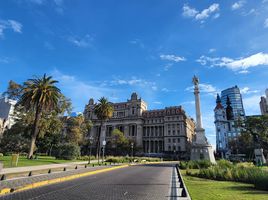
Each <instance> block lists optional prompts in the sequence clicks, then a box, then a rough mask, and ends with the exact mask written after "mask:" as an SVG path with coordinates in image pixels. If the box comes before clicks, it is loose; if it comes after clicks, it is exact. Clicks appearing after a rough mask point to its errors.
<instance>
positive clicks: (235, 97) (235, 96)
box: [221, 85, 245, 119]
mask: <svg viewBox="0 0 268 200" xmlns="http://www.w3.org/2000/svg"><path fill="white" fill-rule="evenodd" d="M227 97H229V99H230V101H231V103H232V108H233V114H234V119H239V118H245V110H244V106H243V100H242V95H241V93H240V89H239V88H238V87H237V85H236V86H234V87H231V88H227V89H225V90H223V91H222V92H221V104H222V106H223V107H224V108H226V107H227Z"/></svg>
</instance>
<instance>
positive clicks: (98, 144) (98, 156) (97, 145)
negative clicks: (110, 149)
mask: <svg viewBox="0 0 268 200" xmlns="http://www.w3.org/2000/svg"><path fill="white" fill-rule="evenodd" d="M102 124H103V122H102V121H101V125H100V131H99V132H98V138H97V144H96V147H97V151H96V157H97V159H98V164H99V163H100V135H101V129H102Z"/></svg>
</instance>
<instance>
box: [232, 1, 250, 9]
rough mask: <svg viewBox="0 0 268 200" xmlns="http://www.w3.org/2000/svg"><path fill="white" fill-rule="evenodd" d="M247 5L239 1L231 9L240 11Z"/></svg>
mask: <svg viewBox="0 0 268 200" xmlns="http://www.w3.org/2000/svg"><path fill="white" fill-rule="evenodd" d="M245 3H246V2H245V1H237V2H235V3H234V4H233V5H232V6H231V9H232V10H238V9H240V8H242V7H243V6H244V4H245Z"/></svg>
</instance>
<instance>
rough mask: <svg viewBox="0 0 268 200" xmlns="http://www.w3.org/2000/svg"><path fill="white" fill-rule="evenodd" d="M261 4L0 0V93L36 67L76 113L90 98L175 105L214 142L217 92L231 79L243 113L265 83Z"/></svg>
mask: <svg viewBox="0 0 268 200" xmlns="http://www.w3.org/2000/svg"><path fill="white" fill-rule="evenodd" d="M267 41H268V0H259V1H255V0H241V1H239V0H238V1H235V0H225V1H210V0H203V1H186V0H185V1H184V0H165V1H164V0H146V1H143V0H136V1H133V0H132V1H130V0H109V1H108V0H106V1H103V0H95V1H91V0H80V1H74V0H9V1H1V2H0V67H1V74H0V77H1V79H0V80H1V82H0V91H4V90H5V89H6V87H7V83H8V81H9V80H11V79H12V80H14V81H17V82H19V83H22V82H23V81H25V80H26V79H27V78H31V77H32V76H33V75H42V74H44V73H47V74H50V75H53V77H54V78H56V79H57V80H59V81H60V82H59V87H60V88H61V90H62V92H63V93H64V94H65V95H66V96H67V97H69V98H71V99H72V101H73V107H74V111H77V112H79V111H83V109H84V106H85V104H86V103H87V102H88V100H89V98H90V97H93V98H95V99H97V98H99V97H101V96H106V97H108V98H109V100H110V101H114V102H119V101H125V100H126V99H127V98H129V97H130V94H131V93H132V92H133V91H136V92H137V93H138V94H139V95H140V96H141V97H142V98H143V99H144V100H145V101H146V102H147V103H148V105H149V109H156V108H163V107H165V106H172V105H182V106H183V107H184V108H185V110H186V112H187V113H188V114H189V115H190V116H192V117H195V111H194V102H193V100H194V96H193V93H192V88H191V86H192V83H191V79H192V77H193V75H194V74H196V75H198V76H199V77H200V82H201V85H200V86H201V89H202V93H201V104H202V111H203V123H204V127H205V128H206V132H207V133H206V134H207V137H208V139H209V141H210V142H211V143H212V144H213V145H214V144H215V130H214V129H215V128H214V124H213V109H214V107H215V95H216V93H217V92H220V91H221V90H223V89H226V88H228V87H232V86H234V85H238V86H239V87H240V89H241V91H242V95H243V101H244V107H245V110H246V114H248V115H251V114H259V113H260V111H259V105H258V104H259V99H260V96H261V95H263V94H264V90H265V88H267V87H268V82H267V77H268V68H267V66H268V45H267Z"/></svg>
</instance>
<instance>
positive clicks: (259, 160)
mask: <svg viewBox="0 0 268 200" xmlns="http://www.w3.org/2000/svg"><path fill="white" fill-rule="evenodd" d="M254 154H255V162H256V164H257V165H263V164H266V159H265V157H264V155H263V149H254Z"/></svg>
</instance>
